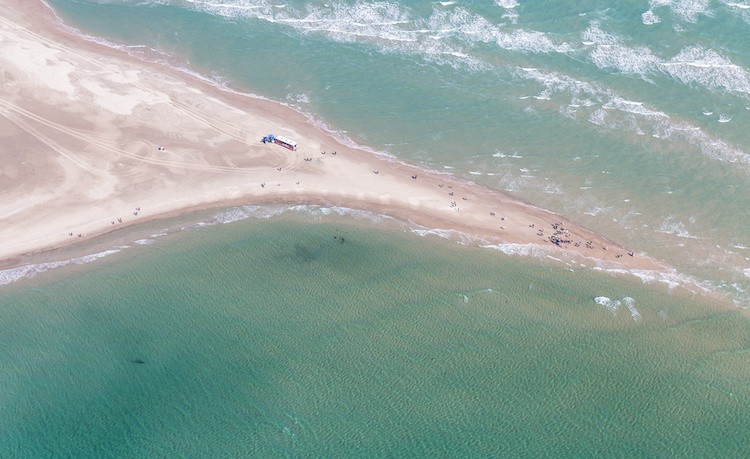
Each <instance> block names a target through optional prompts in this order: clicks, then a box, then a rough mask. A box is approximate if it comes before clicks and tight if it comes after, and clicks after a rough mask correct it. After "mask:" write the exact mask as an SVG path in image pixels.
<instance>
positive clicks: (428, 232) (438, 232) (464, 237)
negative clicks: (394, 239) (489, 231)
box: [411, 227, 487, 245]
mask: <svg viewBox="0 0 750 459" xmlns="http://www.w3.org/2000/svg"><path fill="white" fill-rule="evenodd" d="M411 232H412V233H414V234H417V235H419V236H438V237H441V238H443V239H450V240H453V241H457V242H458V243H460V244H467V245H470V244H484V243H486V242H487V241H485V240H484V239H482V238H480V237H478V236H474V235H473V234H468V233H464V232H462V231H456V230H453V229H442V228H424V227H419V228H413V229H411Z"/></svg>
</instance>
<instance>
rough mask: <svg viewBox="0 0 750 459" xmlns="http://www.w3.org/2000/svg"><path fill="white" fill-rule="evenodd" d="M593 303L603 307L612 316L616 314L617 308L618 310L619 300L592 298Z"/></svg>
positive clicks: (603, 297)
mask: <svg viewBox="0 0 750 459" xmlns="http://www.w3.org/2000/svg"><path fill="white" fill-rule="evenodd" d="M594 303H596V304H598V305H599V306H604V307H605V308H607V310H608V311H609V312H611V313H612V314H615V313H616V312H617V308H619V307H620V304H621V303H620V301H619V300H613V299H611V298H609V297H606V296H597V297H596V298H594Z"/></svg>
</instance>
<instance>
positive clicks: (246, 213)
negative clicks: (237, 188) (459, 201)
mask: <svg viewBox="0 0 750 459" xmlns="http://www.w3.org/2000/svg"><path fill="white" fill-rule="evenodd" d="M287 213H300V214H304V215H307V216H312V217H326V216H329V215H334V216H347V217H352V218H354V219H357V220H368V221H371V222H374V223H380V222H383V221H386V220H394V219H393V218H392V217H389V216H387V215H383V214H378V213H375V212H369V211H366V210H359V209H352V208H349V207H339V206H318V205H311V204H301V205H292V206H289V205H283V204H280V205H265V206H242V207H232V208H229V209H224V210H221V211H219V212H217V213H215V214H213V215H212V216H211V217H209V218H208V219H206V220H203V221H200V222H198V223H195V224H194V225H191V226H190V227H206V226H214V225H222V224H227V223H235V222H240V221H245V220H250V219H270V218H274V217H279V216H281V215H284V214H287ZM190 227H188V228H190Z"/></svg>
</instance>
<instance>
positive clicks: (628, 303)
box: [622, 296, 641, 322]
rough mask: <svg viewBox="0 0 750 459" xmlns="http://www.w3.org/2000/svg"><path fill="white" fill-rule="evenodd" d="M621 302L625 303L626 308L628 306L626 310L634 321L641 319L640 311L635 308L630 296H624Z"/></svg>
mask: <svg viewBox="0 0 750 459" xmlns="http://www.w3.org/2000/svg"><path fill="white" fill-rule="evenodd" d="M622 304H624V305H625V307H626V308H628V311H629V312H630V317H631V318H632V319H633V320H634V321H636V322H637V321H639V320H641V313H640V312H638V310H637V309H636V308H635V300H634V299H632V298H630V297H629V296H626V297H624V298H623V299H622Z"/></svg>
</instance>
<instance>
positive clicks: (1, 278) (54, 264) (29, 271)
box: [0, 247, 126, 285]
mask: <svg viewBox="0 0 750 459" xmlns="http://www.w3.org/2000/svg"><path fill="white" fill-rule="evenodd" d="M123 248H126V247H121V248H117V249H111V250H105V251H103V252H98V253H93V254H90V255H84V256H82V257H76V258H71V259H69V260H62V261H51V262H47V263H39V264H34V265H26V266H21V267H18V268H11V269H5V270H1V271H0V285H6V284H10V283H11V282H15V281H17V280H19V279H23V278H31V277H34V276H36V275H37V274H41V273H44V272H47V271H50V270H52V269H57V268H62V267H63V266H68V265H82V264H85V263H91V262H93V261H96V260H98V259H100V258H104V257H106V256H109V255H112V254H115V253H118V252H120V250H121V249H123Z"/></svg>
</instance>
